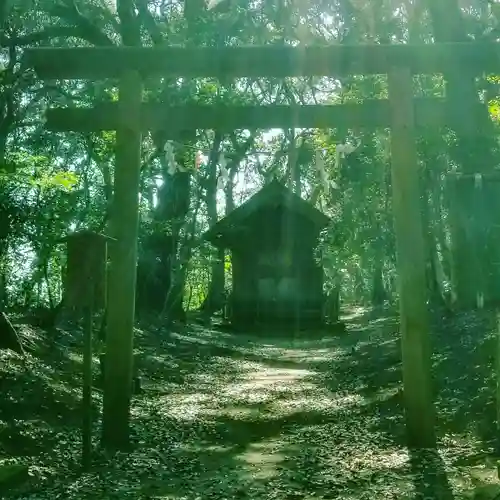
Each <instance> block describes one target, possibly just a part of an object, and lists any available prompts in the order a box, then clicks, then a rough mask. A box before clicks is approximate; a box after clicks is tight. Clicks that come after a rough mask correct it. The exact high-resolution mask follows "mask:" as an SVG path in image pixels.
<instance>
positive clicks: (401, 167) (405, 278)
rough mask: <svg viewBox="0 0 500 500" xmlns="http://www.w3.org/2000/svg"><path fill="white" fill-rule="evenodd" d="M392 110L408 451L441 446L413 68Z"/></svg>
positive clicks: (396, 76) (402, 78)
mask: <svg viewBox="0 0 500 500" xmlns="http://www.w3.org/2000/svg"><path fill="white" fill-rule="evenodd" d="M388 82H389V100H390V106H391V121H392V123H391V127H392V130H391V152H392V193H393V211H394V227H395V233H396V251H397V267H398V276H399V297H400V299H399V300H400V310H401V320H400V321H401V350H402V361H403V384H404V400H405V407H406V425H407V433H408V445H409V446H410V447H416V448H431V447H435V446H436V435H435V428H434V424H435V410H434V405H433V401H432V388H431V385H432V384H431V373H430V369H431V357H430V345H429V318H428V311H427V304H426V302H427V283H426V274H425V252H424V239H423V227H422V218H421V213H420V206H421V205H420V187H419V186H420V179H419V175H418V158H417V148H416V140H415V125H414V109H413V102H412V99H413V79H412V74H411V72H410V71H409V70H408V69H407V68H399V67H395V68H393V69H392V70H391V72H390V73H389V75H388Z"/></svg>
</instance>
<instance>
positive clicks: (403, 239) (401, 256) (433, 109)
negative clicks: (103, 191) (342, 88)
mask: <svg viewBox="0 0 500 500" xmlns="http://www.w3.org/2000/svg"><path fill="white" fill-rule="evenodd" d="M25 64H26V65H28V66H31V67H33V68H34V69H35V71H36V72H37V74H38V76H39V77H40V78H42V79H91V80H92V79H102V78H118V79H120V82H121V83H120V96H119V101H118V102H117V103H106V104H98V105H97V106H95V107H94V108H93V109H75V108H70V109H52V110H49V112H48V113H47V125H48V127H49V128H51V129H52V130H58V131H69V130H73V131H81V132H84V131H86V132H89V131H99V130H110V129H111V130H117V147H116V173H115V195H114V204H113V214H112V224H113V228H112V236H113V237H114V238H116V239H117V243H115V244H113V245H111V248H110V257H111V273H110V281H109V290H110V300H109V304H108V315H109V317H108V334H107V336H108V339H107V340H108V345H107V353H108V354H107V355H108V359H107V363H109V364H108V367H109V369H108V370H107V374H106V384H105V399H104V418H103V438H104V443H105V444H107V445H110V446H113V447H122V446H123V445H126V444H127V443H128V436H129V408H130V386H131V376H132V375H131V374H132V345H133V322H134V294H135V275H136V257H137V241H136V240H137V222H138V192H139V153H140V144H141V132H144V131H147V130H153V129H161V130H163V131H166V132H171V133H175V132H179V131H186V130H193V129H194V130H196V129H202V128H207V129H210V128H214V129H217V130H220V131H225V130H234V129H238V128H250V129H252V128H253V129H258V128H273V127H281V128H289V126H290V124H292V123H293V124H294V126H295V127H299V128H302V127H304V128H309V127H310V128H328V127H335V126H337V125H338V124H339V122H340V123H341V124H342V125H343V126H344V127H346V128H350V127H353V128H358V129H363V128H371V129H372V128H377V127H390V128H391V129H392V140H391V145H392V182H393V207H394V218H395V232H396V239H397V256H398V274H399V285H400V299H401V300H400V303H401V333H402V358H403V382H404V395H405V406H406V421H407V431H408V442H409V444H410V445H411V446H417V447H433V446H435V442H436V438H435V431H434V407H433V402H432V395H431V393H432V391H431V377H430V349H429V321H428V313H427V305H426V298H427V290H426V280H425V259H424V242H423V228H422V221H421V215H420V209H419V204H420V193H419V190H418V165H417V154H416V144H415V126H428V125H432V126H442V125H446V123H447V117H448V113H447V105H446V102H445V101H444V100H431V101H429V100H425V99H424V100H420V101H414V99H413V93H412V74H415V73H417V74H418V73H428V74H432V73H442V72H444V71H445V70H446V69H447V68H450V67H455V66H457V65H460V64H466V65H467V67H468V70H469V71H470V72H475V73H476V74H478V73H482V72H485V71H486V72H488V71H491V72H494V71H497V70H498V69H499V68H500V48H499V45H498V44H493V43H489V44H478V43H461V44H432V45H431V44H428V45H419V46H408V45H389V46H384V45H370V46H345V45H332V46H324V47H295V48H292V47H273V46H267V47H226V48H223V49H220V48H206V47H205V48H181V47H178V48H172V47H168V48H160V49H157V48H137V47H117V48H77V49H71V48H62V49H54V48H46V49H30V50H27V51H26V53H25ZM131 69H133V71H131ZM349 74H388V75H389V94H390V95H389V97H390V98H389V101H383V100H381V101H372V102H370V103H367V104H363V105H357V104H351V105H344V106H302V107H299V108H296V107H293V108H290V107H287V106H264V107H258V106H239V107H211V106H182V107H177V108H175V107H168V106H164V105H157V104H154V105H152V104H142V103H141V94H142V88H141V87H142V86H141V77H147V76H164V77H167V76H170V77H186V78H190V77H222V78H226V79H227V78H238V77H249V78H257V77H274V78H284V77H290V76H334V77H339V76H344V75H349Z"/></svg>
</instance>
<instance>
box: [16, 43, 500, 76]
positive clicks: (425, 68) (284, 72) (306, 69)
mask: <svg viewBox="0 0 500 500" xmlns="http://www.w3.org/2000/svg"><path fill="white" fill-rule="evenodd" d="M25 64H26V65H27V66H29V67H32V68H34V69H35V71H36V73H37V75H38V76H39V77H40V78H42V79H53V78H61V79H98V78H113V77H119V76H121V75H123V74H124V73H125V72H127V71H130V70H131V69H132V70H134V71H137V72H138V73H139V74H141V76H143V77H144V76H155V75H156V76H184V77H202V76H206V77H219V76H221V77H224V78H230V77H264V76H268V77H276V78H280V77H286V76H344V75H348V74H386V73H388V72H389V71H390V69H391V68H393V67H394V66H399V65H404V66H405V67H407V68H409V69H410V70H411V71H412V72H413V73H416V74H433V73H444V72H446V71H447V70H448V69H452V68H455V69H456V66H457V64H459V65H461V66H462V67H464V68H467V71H468V73H469V74H481V73H488V72H496V71H499V70H500V44H498V43H477V42H471V43H445V44H421V45H406V44H394V45H327V46H309V47H308V46H305V47H300V46H298V47H275V46H272V45H270V46H269V45H268V46H256V47H223V48H214V47H197V48H184V47H166V48H143V47H104V48H95V47H83V48H36V49H28V50H26V53H25Z"/></svg>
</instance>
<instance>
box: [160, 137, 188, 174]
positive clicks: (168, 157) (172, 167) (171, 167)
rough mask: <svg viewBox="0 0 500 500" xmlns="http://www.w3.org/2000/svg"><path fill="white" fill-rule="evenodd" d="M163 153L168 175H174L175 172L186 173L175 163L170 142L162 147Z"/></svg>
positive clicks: (172, 146)
mask: <svg viewBox="0 0 500 500" xmlns="http://www.w3.org/2000/svg"><path fill="white" fill-rule="evenodd" d="M163 152H164V154H165V162H166V163H167V165H168V170H167V172H168V174H169V175H174V174H175V173H176V172H185V171H186V170H185V169H184V168H183V167H181V165H179V164H178V163H177V162H176V161H175V153H174V145H173V144H172V141H167V142H166V143H165V146H163Z"/></svg>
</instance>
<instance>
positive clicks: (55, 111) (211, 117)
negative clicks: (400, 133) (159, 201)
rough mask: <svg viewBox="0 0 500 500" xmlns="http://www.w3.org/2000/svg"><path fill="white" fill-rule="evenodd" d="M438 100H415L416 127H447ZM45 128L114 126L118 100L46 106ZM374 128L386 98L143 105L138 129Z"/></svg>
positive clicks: (384, 113)
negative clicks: (311, 102) (315, 102)
mask: <svg viewBox="0 0 500 500" xmlns="http://www.w3.org/2000/svg"><path fill="white" fill-rule="evenodd" d="M447 106H448V105H447V103H446V101H445V100H444V99H438V98H424V99H415V101H414V115H415V122H416V125H417V126H418V127H439V126H445V125H451V120H452V119H453V118H452V117H453V115H452V114H451V113H449V112H448V107H447ZM46 118H47V127H48V128H49V129H50V130H52V131H58V132H62V131H68V130H72V131H76V132H91V131H100V130H116V129H117V128H118V127H119V126H120V122H121V114H120V112H119V106H118V103H101V104H98V105H96V106H95V107H94V108H52V109H49V110H48V111H47V114H46ZM291 124H293V125H294V126H295V127H298V128H335V127H338V126H339V125H341V126H343V127H348V128H358V129H376V128H383V127H389V126H390V124H391V118H390V106H389V101H387V100H369V101H365V102H364V103H363V104H356V103H352V104H351V103H348V104H339V105H308V106H298V107H292V106H285V105H274V106H234V107H233V106H203V105H186V106H176V107H174V106H167V105H164V104H143V105H142V109H141V117H140V128H141V130H142V131H143V132H146V131H149V130H164V131H169V132H170V133H172V134H176V133H179V132H181V131H188V130H196V129H217V130H220V131H232V130H238V129H251V130H252V129H253V130H255V129H270V128H289V127H290V125H291Z"/></svg>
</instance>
